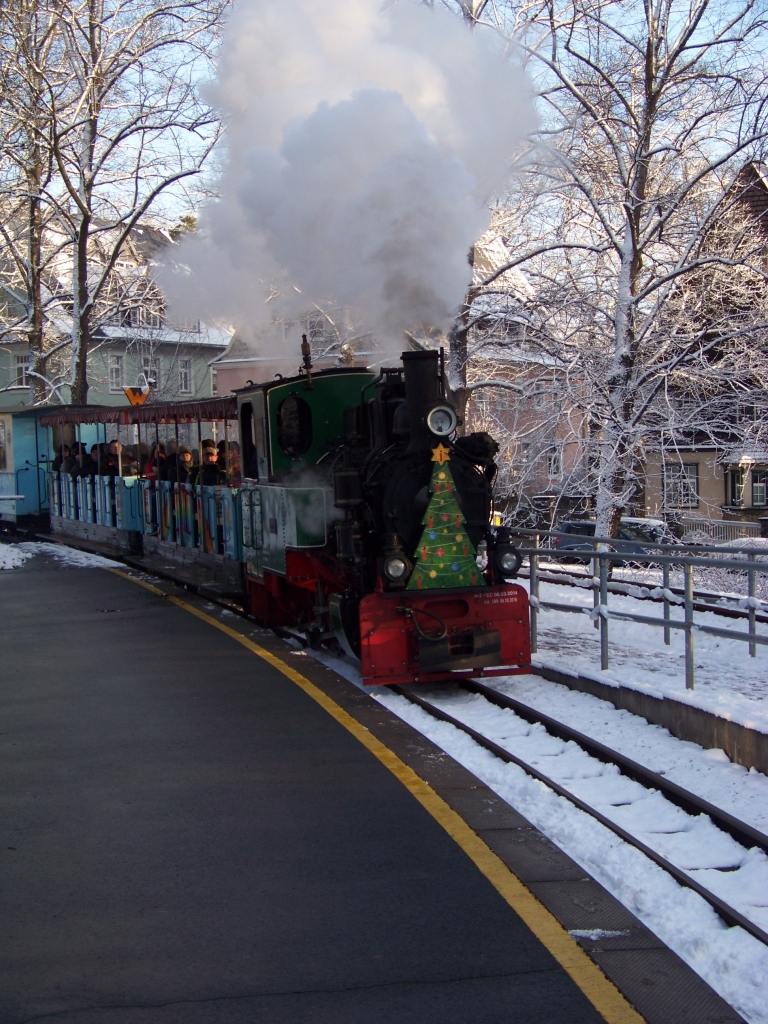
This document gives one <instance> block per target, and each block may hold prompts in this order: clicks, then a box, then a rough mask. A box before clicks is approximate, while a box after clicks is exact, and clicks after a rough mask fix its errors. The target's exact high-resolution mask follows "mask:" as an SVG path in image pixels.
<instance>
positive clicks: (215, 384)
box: [211, 370, 219, 398]
mask: <svg viewBox="0 0 768 1024" xmlns="http://www.w3.org/2000/svg"><path fill="white" fill-rule="evenodd" d="M218 393H219V374H218V371H217V370H211V394H212V395H213V397H214V398H215V397H216V396H217V395H218Z"/></svg>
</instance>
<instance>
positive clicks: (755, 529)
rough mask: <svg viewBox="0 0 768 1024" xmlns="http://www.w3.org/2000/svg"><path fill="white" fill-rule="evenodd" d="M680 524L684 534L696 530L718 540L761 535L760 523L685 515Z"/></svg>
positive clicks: (741, 538)
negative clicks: (695, 517) (693, 517)
mask: <svg viewBox="0 0 768 1024" xmlns="http://www.w3.org/2000/svg"><path fill="white" fill-rule="evenodd" d="M680 526H681V528H682V531H683V533H684V534H685V533H688V532H690V531H693V530H696V531H697V532H698V533H706V535H707V536H708V537H711V538H712V540H717V541H723V540H725V541H728V540H743V539H744V538H746V537H759V536H760V525H759V523H736V522H729V521H728V520H727V519H691V518H689V517H688V516H684V517H683V518H682V519H681V520H680Z"/></svg>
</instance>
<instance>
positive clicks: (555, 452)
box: [547, 448, 563, 479]
mask: <svg viewBox="0 0 768 1024" xmlns="http://www.w3.org/2000/svg"><path fill="white" fill-rule="evenodd" d="M547 473H548V474H549V476H550V477H552V478H553V479H554V478H559V477H561V476H562V475H563V450H562V448H551V449H550V450H549V451H548V452H547Z"/></svg>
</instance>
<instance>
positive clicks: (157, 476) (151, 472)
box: [144, 444, 167, 481]
mask: <svg viewBox="0 0 768 1024" xmlns="http://www.w3.org/2000/svg"><path fill="white" fill-rule="evenodd" d="M166 461H167V460H166V454H165V445H164V444H153V445H152V451H151V452H150V453H149V459H148V460H147V462H146V464H145V466H144V476H145V477H146V478H147V480H152V481H154V480H164V479H165V476H164V475H163V474H164V471H165V466H166Z"/></svg>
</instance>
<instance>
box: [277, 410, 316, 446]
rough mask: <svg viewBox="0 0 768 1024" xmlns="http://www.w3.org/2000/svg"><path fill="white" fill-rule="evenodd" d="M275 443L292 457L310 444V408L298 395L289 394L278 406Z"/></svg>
mask: <svg viewBox="0 0 768 1024" xmlns="http://www.w3.org/2000/svg"><path fill="white" fill-rule="evenodd" d="M277 443H278V444H279V445H280V447H281V448H282V449H283V451H284V452H285V454H286V455H290V456H291V457H292V458H296V457H297V456H298V455H303V454H304V452H306V451H308V450H309V448H310V447H311V445H312V410H311V409H310V408H309V405H308V404H307V403H306V402H305V401H304V399H303V398H299V396H298V395H289V396H288V397H287V398H286V399H285V400H284V401H282V402H281V403H280V405H279V406H278V409H277Z"/></svg>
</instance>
